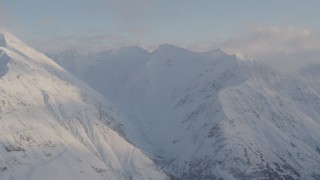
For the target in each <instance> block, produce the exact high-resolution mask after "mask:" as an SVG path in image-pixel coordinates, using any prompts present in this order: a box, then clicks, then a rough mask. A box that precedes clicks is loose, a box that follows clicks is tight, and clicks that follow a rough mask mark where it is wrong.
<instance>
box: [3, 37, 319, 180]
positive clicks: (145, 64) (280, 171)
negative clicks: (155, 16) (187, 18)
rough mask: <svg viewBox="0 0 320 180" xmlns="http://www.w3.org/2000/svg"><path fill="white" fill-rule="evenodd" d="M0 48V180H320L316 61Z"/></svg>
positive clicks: (8, 44) (10, 43) (11, 42)
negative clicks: (279, 64)
mask: <svg viewBox="0 0 320 180" xmlns="http://www.w3.org/2000/svg"><path fill="white" fill-rule="evenodd" d="M0 47H1V48H0V55H1V56H0V65H1V69H0V77H1V79H0V89H1V91H0V92H1V94H2V95H1V101H0V103H1V109H0V120H1V126H0V128H1V131H0V132H1V136H0V138H1V141H0V142H1V144H0V146H1V148H0V152H1V155H2V157H1V159H0V178H1V179H2V178H3V179H43V177H46V178H48V179H50V178H51V179H89V178H92V179H170V178H171V179H320V172H319V169H320V73H319V72H320V64H314V65H310V66H306V67H301V69H300V70H299V71H298V72H294V73H281V72H279V71H277V70H274V69H272V68H270V67H268V66H266V65H264V64H262V63H260V62H259V61H256V60H254V59H252V58H243V57H239V56H237V55H227V54H225V53H224V52H223V51H221V50H219V49H216V50H212V51H209V52H205V53H198V52H192V51H189V50H187V49H183V48H179V47H176V46H173V45H168V44H164V45H161V46H160V47H159V48H158V49H156V50H154V51H153V52H148V51H146V50H144V49H142V48H140V47H138V46H133V47H126V48H121V49H117V50H108V51H105V52H98V53H89V54H84V53H81V52H78V51H75V50H70V51H65V52H62V53H57V54H46V55H47V56H48V57H47V56H46V55H44V54H42V53H40V52H37V51H36V50H34V49H32V48H30V47H28V46H27V45H25V44H24V43H22V42H21V41H19V40H18V39H17V38H15V37H14V36H13V35H11V34H10V33H7V32H4V33H1V35H0ZM56 172H59V173H56Z"/></svg>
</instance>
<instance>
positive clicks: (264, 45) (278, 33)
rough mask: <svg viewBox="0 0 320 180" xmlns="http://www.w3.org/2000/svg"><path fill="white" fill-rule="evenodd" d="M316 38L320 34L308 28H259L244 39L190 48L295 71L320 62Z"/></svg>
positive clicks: (209, 43) (207, 43)
mask: <svg viewBox="0 0 320 180" xmlns="http://www.w3.org/2000/svg"><path fill="white" fill-rule="evenodd" d="M319 39H320V32H319V31H311V30H310V29H307V28H302V27H294V26H290V27H276V26H259V27H255V28H251V29H249V33H248V34H247V35H246V36H238V37H233V38H230V39H229V40H226V41H224V42H220V43H212V42H204V43H198V44H197V43H196V44H193V45H190V46H189V48H190V49H193V50H196V51H206V50H209V49H214V48H221V49H222V50H224V51H225V52H227V53H229V54H234V53H241V54H245V55H249V56H252V57H254V58H255V59H257V60H260V61H263V62H265V63H266V64H269V65H271V66H273V67H275V68H278V69H280V70H282V71H295V70H296V69H297V68H299V67H301V66H305V65H307V64H314V63H320V43H319Z"/></svg>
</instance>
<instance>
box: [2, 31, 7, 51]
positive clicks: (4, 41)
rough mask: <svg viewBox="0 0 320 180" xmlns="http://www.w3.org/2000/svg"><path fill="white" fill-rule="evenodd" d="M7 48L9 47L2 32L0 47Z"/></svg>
mask: <svg viewBox="0 0 320 180" xmlns="http://www.w3.org/2000/svg"><path fill="white" fill-rule="evenodd" d="M6 46H7V42H6V39H5V38H4V34H3V33H1V31H0V47H6Z"/></svg>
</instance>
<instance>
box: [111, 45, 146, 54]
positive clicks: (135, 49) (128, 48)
mask: <svg viewBox="0 0 320 180" xmlns="http://www.w3.org/2000/svg"><path fill="white" fill-rule="evenodd" d="M112 52H113V53H123V52H130V53H132V52H148V51H147V50H145V49H143V48H142V47H140V46H126V47H121V48H119V49H113V50H112Z"/></svg>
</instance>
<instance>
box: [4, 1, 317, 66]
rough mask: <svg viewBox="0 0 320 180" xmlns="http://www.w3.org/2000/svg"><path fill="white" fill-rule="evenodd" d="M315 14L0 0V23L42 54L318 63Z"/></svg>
mask: <svg viewBox="0 0 320 180" xmlns="http://www.w3.org/2000/svg"><path fill="white" fill-rule="evenodd" d="M319 9H320V1H319V0H305V1H302V0H268V1H264V0H54V1H53V0H0V23H1V26H2V27H4V28H5V29H8V30H9V31H11V32H13V33H14V34H16V35H17V36H18V37H19V38H20V39H22V40H24V41H26V42H27V43H28V44H30V45H32V46H34V47H35V48H37V49H39V50H41V51H46V52H57V51H62V50H64V49H72V48H73V49H80V50H87V51H95V50H97V51H100V50H104V49H110V48H118V47H121V46H128V45H140V46H143V47H145V48H149V49H152V48H154V47H157V46H158V45H159V44H163V43H169V44H174V45H177V46H182V47H185V48H189V49H193V50H196V51H207V50H210V49H213V48H221V49H223V50H224V51H226V52H228V53H235V52H241V53H243V54H248V55H252V56H255V57H256V58H260V59H268V58H270V57H273V56H275V55H279V56H283V58H284V56H285V57H289V56H287V55H290V56H291V57H290V58H293V57H295V56H293V55H295V54H299V55H300V56H304V55H309V54H312V56H310V57H308V58H309V59H311V58H312V61H317V59H318V57H319V56H317V54H319V53H317V52H319V50H320V45H319V44H320V43H318V42H319V41H320V33H319V29H320V23H319V17H320V11H319Z"/></svg>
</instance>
